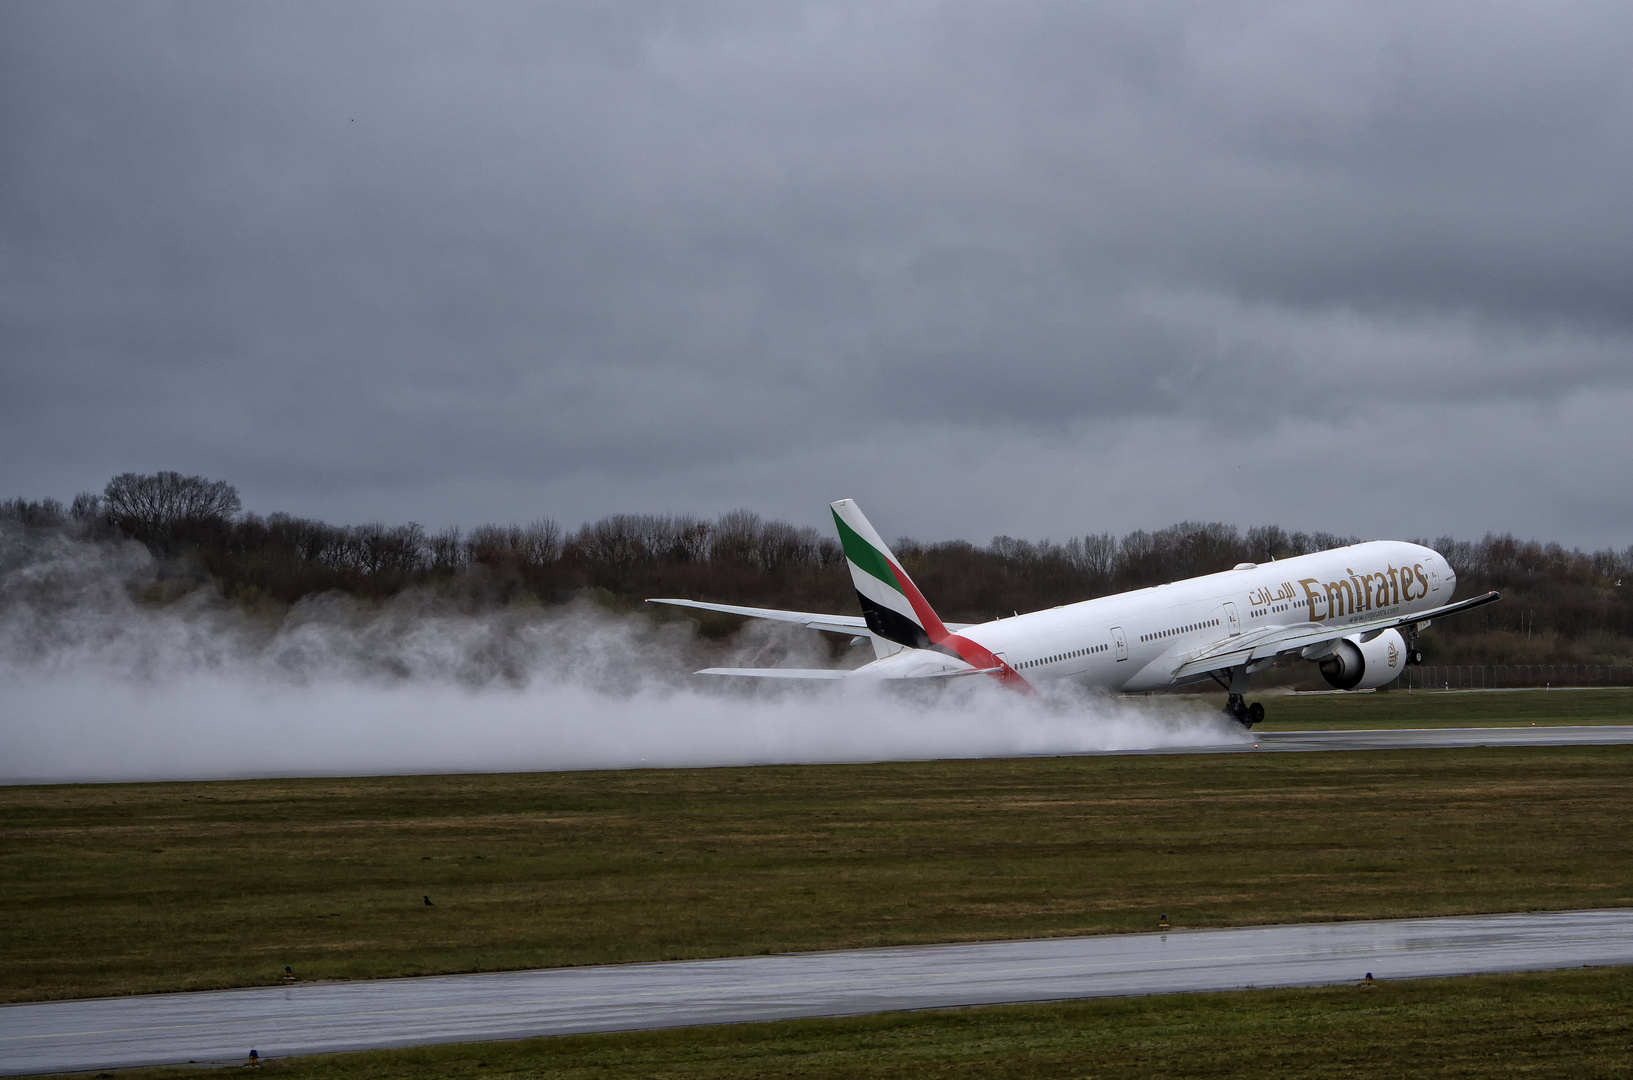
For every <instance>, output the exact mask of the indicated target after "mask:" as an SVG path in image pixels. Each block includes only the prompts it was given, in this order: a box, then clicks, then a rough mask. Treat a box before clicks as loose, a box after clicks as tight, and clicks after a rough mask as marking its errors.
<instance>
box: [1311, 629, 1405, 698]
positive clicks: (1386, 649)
mask: <svg viewBox="0 0 1633 1080" xmlns="http://www.w3.org/2000/svg"><path fill="white" fill-rule="evenodd" d="M1320 667H1321V676H1322V678H1324V679H1326V680H1327V685H1328V686H1331V687H1332V688H1333V689H1334V690H1371V689H1374V688H1375V687H1379V686H1384V685H1386V684H1388V683H1392V682H1394V681H1395V680H1396V679H1398V678H1400V676H1401V672H1403V671H1405V670H1406V639H1405V638H1403V637H1401V634H1400V631H1399V630H1385V631H1384V632H1383V633H1381V634H1379V635H1378V636H1377V637H1375V638H1373V639H1372V640H1371V641H1362V640H1361V639H1360V637H1359V636H1356V637H1352V638H1345V639H1344V640H1343V641H1340V642H1339V643H1338V647H1337V648H1336V649H1335V650H1333V653H1332V655H1331V656H1329V657H1327V659H1325V660H1323V661H1321V664H1320Z"/></svg>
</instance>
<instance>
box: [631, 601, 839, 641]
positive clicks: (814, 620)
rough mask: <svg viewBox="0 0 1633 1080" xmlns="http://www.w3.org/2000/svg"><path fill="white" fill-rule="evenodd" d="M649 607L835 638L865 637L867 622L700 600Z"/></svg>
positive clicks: (671, 602)
mask: <svg viewBox="0 0 1633 1080" xmlns="http://www.w3.org/2000/svg"><path fill="white" fill-rule="evenodd" d="M647 603H649V604H673V605H674V606H675V607H689V608H698V609H700V610H703V611H720V612H724V613H725V614H727V615H742V616H744V617H746V618H750V619H770V620H771V621H772V622H786V623H798V624H799V625H800V626H805V627H809V628H810V629H812V630H827V631H829V632H830V633H834V634H852V635H854V634H865V633H867V632H868V621H867V620H866V619H864V618H862V616H860V615H823V614H820V613H818V612H815V611H779V610H777V609H776V608H757V607H739V606H737V605H736V604H706V603H704V602H703V601H701V600H648V601H647Z"/></svg>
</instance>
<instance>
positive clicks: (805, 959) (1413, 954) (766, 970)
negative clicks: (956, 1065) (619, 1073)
mask: <svg viewBox="0 0 1633 1080" xmlns="http://www.w3.org/2000/svg"><path fill="white" fill-rule="evenodd" d="M1584 964H1595V965H1601V964H1633V909H1625V908H1624V909H1610V910H1603V911H1578V912H1545V913H1534V912H1533V913H1524V914H1512V915H1486V916H1465V917H1458V918H1445V919H1401V920H1385V921H1375V922H1350V923H1317V924H1306V925H1293V926H1267V927H1251V928H1244V929H1230V930H1193V931H1185V930H1174V931H1168V932H1153V933H1148V934H1121V935H1109V936H1102V937H1080V938H1052V939H1044V940H1033V941H1001V942H980V943H974V944H960V945H927V946H913V947H906V948H889V949H860V950H849V951H843V952H826V953H799V954H789V955H781V956H754V957H740V958H733V959H725V960H702V961H677V962H672V963H662V964H622V965H615V966H607V967H582V968H559V969H551V970H544V971H520V972H499V973H494V974H485V975H453V976H440V977H433V978H421V979H382V980H376V981H370V982H356V983H330V984H320V983H314V984H309V985H300V984H296V985H292V986H287V987H272V988H265V989H253V990H226V991H219V992H213V993H191V994H161V995H152V996H147V997H131V998H98V999H94V1000H88V1001H61V1002H41V1003H37V1004H25V1005H8V1006H0V1072H4V1073H24V1072H46V1071H59V1072H66V1071H75V1070H91V1069H103V1068H114V1067H118V1066H129V1065H156V1064H165V1063H173V1062H189V1061H197V1062H211V1061H213V1062H230V1061H242V1060H243V1059H244V1058H245V1057H246V1056H247V1055H248V1053H249V1050H250V1048H251V1047H255V1048H256V1049H257V1050H258V1051H259V1052H260V1054H261V1055H262V1056H263V1057H284V1056H289V1055H295V1054H311V1053H319V1052H325V1051H339V1050H360V1049H367V1048H381V1047H393V1046H411V1045H420V1044H426V1043H443V1042H468V1041H476V1040H484V1039H515V1038H522V1037H526V1036H532V1035H561V1034H568V1033H573V1032H586V1031H616V1030H626V1029H631V1028H657V1027H677V1026H683V1025H691V1024H720V1023H732V1022H740V1021H749V1020H772V1019H783V1018H789V1017H804V1016H841V1015H849V1014H857V1013H870V1012H881V1011H886V1010H892V1009H925V1008H936V1007H947V1006H958V1005H980V1004H996V1003H1000V1002H1015V1001H1046V1000H1052V999H1060V998H1081V997H1103V996H1116V995H1129V994H1161V993H1173V992H1179V991H1204V990H1226V989H1233V988H1237V987H1244V986H1258V987H1269V986H1309V985H1320V984H1331V983H1344V982H1358V981H1360V980H1361V979H1363V978H1364V977H1365V976H1366V974H1367V973H1368V972H1371V973H1372V974H1373V975H1374V976H1375V977H1377V978H1379V979H1402V978H1414V977H1424V976H1436V975H1465V974H1476V973H1482V972H1499V971H1523V970H1538V969H1546V968H1561V967H1576V966H1580V965H1584Z"/></svg>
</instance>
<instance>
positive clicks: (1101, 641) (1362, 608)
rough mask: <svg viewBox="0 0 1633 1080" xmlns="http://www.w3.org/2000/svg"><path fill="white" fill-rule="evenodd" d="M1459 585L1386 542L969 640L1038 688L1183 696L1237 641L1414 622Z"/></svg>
mask: <svg viewBox="0 0 1633 1080" xmlns="http://www.w3.org/2000/svg"><path fill="white" fill-rule="evenodd" d="M1456 585H1457V579H1456V576H1455V575H1454V574H1453V573H1452V570H1451V567H1450V566H1448V565H1447V563H1446V560H1445V559H1443V558H1441V556H1440V554H1439V553H1438V552H1436V551H1434V550H1433V549H1431V548H1426V547H1423V546H1421V545H1419V544H1408V543H1404V542H1401V541H1396V540H1375V541H1372V542H1369V543H1364V544H1353V545H1351V546H1349V547H1342V548H1334V549H1332V550H1330V551H1321V552H1316V553H1314V554H1311V555H1300V556H1298V557H1296V558H1291V559H1283V560H1282V561H1280V562H1270V563H1261V564H1258V565H1246V564H1244V565H1243V566H1242V567H1239V568H1238V569H1235V570H1226V571H1224V572H1223V573H1218V574H1208V575H1207V576H1205V577H1198V578H1189V579H1187V580H1185V581H1176V582H1173V583H1171V584H1168V585H1158V586H1155V587H1153V588H1149V589H1140V590H1137V591H1135V592H1127V593H1118V594H1117V595H1115V596H1104V597H1100V598H1099V599H1096V600H1085V601H1082V602H1081V603H1076V604H1066V605H1063V606H1061V607H1056V608H1049V609H1047V610H1045V611H1034V612H1030V613H1028V614H1026V615H1017V616H1015V617H1013V618H1008V619H998V620H996V621H994V622H989V623H980V624H978V625H974V626H969V627H965V628H963V629H961V630H959V631H958V634H959V636H961V637H964V638H968V639H969V640H971V641H974V642H977V643H978V644H980V645H983V646H985V647H986V648H987V649H990V650H991V651H992V652H993V653H995V654H996V655H997V656H998V657H999V658H1000V659H1002V660H1003V661H1004V662H1005V663H1007V664H1008V665H1009V666H1010V667H1012V668H1014V669H1015V671H1016V672H1017V673H1018V674H1019V675H1021V676H1022V677H1023V678H1025V679H1026V680H1028V681H1029V682H1036V681H1046V680H1052V679H1071V680H1073V681H1075V682H1080V683H1083V684H1086V685H1092V686H1099V687H1105V688H1107V689H1110V690H1117V691H1140V690H1156V689H1160V688H1163V687H1167V686H1173V685H1175V682H1176V679H1175V673H1176V672H1177V670H1178V669H1179V667H1180V665H1182V664H1184V663H1185V662H1186V660H1188V659H1189V658H1190V657H1191V656H1192V655H1193V654H1195V653H1197V652H1199V651H1200V650H1202V649H1204V648H1207V647H1209V646H1213V645H1216V644H1218V643H1220V642H1222V641H1225V640H1227V639H1228V638H1231V637H1236V636H1242V635H1251V634H1252V633H1253V632H1254V631H1261V630H1264V629H1266V628H1271V627H1277V626H1292V625H1311V624H1315V625H1319V626H1322V627H1333V628H1335V629H1341V628H1342V627H1344V626H1345V625H1347V624H1352V623H1359V622H1363V621H1367V620H1372V619H1378V618H1380V617H1384V616H1391V615H1411V614H1412V613H1413V612H1416V611H1427V610H1429V609H1431V608H1435V607H1439V606H1441V605H1443V604H1445V603H1447V602H1448V601H1450V599H1451V596H1452V592H1453V590H1454V589H1455V588H1456ZM878 663H880V664H889V663H890V658H886V659H885V660H883V661H879V662H878ZM1199 677H1201V678H1206V676H1205V675H1203V676H1199Z"/></svg>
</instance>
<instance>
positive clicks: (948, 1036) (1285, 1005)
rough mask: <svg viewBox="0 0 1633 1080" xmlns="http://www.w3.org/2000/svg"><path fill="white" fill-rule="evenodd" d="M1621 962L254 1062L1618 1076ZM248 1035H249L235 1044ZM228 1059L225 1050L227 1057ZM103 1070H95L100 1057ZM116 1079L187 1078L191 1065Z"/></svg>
mask: <svg viewBox="0 0 1633 1080" xmlns="http://www.w3.org/2000/svg"><path fill="white" fill-rule="evenodd" d="M1630 1046H1633V968H1625V967H1623V968H1596V969H1585V970H1584V969H1575V970H1570V971H1558V972H1538V973H1528V974H1520V975H1500V976H1483V977H1478V978H1464V979H1435V980H1423V981H1417V982H1403V983H1380V984H1378V985H1376V986H1373V987H1366V988H1363V987H1354V986H1341V987H1323V988H1318V989H1303V990H1257V991H1251V990H1250V991H1237V992H1234V993H1225V994H1183V995H1169V996H1163V997H1148V998H1109V999H1098V1000H1087V1001H1071V1002H1058V1003H1050V1004H1043V1005H1009V1006H998V1007H987V1008H975V1009H954V1010H938V1011H933V1012H919V1013H885V1014H880V1015H874V1016H865V1017H855V1018H846V1019H833V1020H798V1021H784V1022H779V1023H768V1024H736V1025H729V1026H722V1027H701V1028H682V1029H678V1030H674V1031H652V1032H644V1031H643V1032H623V1033H614V1034H607V1035H580V1036H567V1037H561V1038H553V1039H528V1040H523V1041H517V1042H501V1043H471V1044H465V1045H453V1046H434V1047H424V1048H419V1049H412V1050H386V1051H373V1052H369V1053H361V1054H334V1055H324V1056H318V1057H308V1058H293V1059H290V1060H287V1061H273V1062H270V1063H269V1064H268V1065H267V1066H266V1067H265V1068H264V1069H263V1070H262V1071H263V1072H266V1073H267V1074H269V1075H276V1076H280V1077H286V1078H288V1080H330V1078H334V1077H348V1078H352V1077H361V1078H365V1080H368V1078H373V1077H400V1078H403V1080H419V1078H432V1077H437V1078H442V1077H473V1078H474V1077H481V1078H486V1080H496V1078H502V1077H550V1078H553V1080H604V1078H611V1077H628V1076H641V1077H663V1078H666V1080H747V1078H750V1077H846V1078H855V1080H862V1078H866V1080H891V1078H915V1080H916V1078H919V1077H965V1076H981V1077H995V1078H1000V1080H1001V1078H1004V1077H1044V1078H1047V1077H1077V1078H1093V1077H1107V1078H1111V1077H1128V1076H1142V1077H1173V1078H1193V1077H1194V1078H1205V1077H1228V1076H1252V1077H1318V1078H1319V1077H1368V1078H1372V1077H1396V1076H1412V1077H1429V1078H1438V1077H1448V1078H1449V1077H1472V1076H1526V1077H1568V1078H1570V1080H1593V1078H1598V1077H1625V1076H1626V1075H1627V1074H1628V1070H1629V1047H1630ZM246 1050H247V1048H246ZM233 1068H235V1069H236V1068H238V1066H236V1065H235V1066H233ZM104 1075H106V1074H104ZM118 1075H119V1076H121V1077H125V1078H127V1080H186V1078H191V1077H196V1076H198V1075H199V1070H198V1069H197V1068H185V1069H183V1068H168V1069H141V1070H133V1071H131V1072H123V1071H122V1072H120V1073H119V1074H118Z"/></svg>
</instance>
